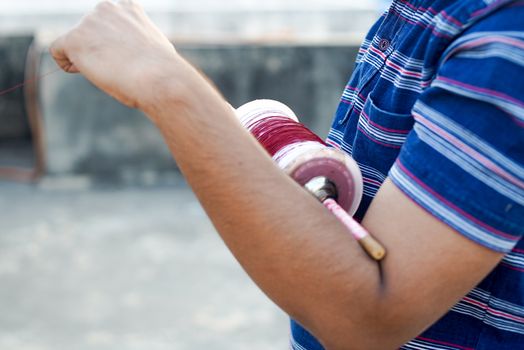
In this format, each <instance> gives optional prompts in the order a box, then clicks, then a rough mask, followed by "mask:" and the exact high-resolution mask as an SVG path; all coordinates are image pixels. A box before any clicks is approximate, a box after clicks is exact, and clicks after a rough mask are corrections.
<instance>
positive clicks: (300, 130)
mask: <svg viewBox="0 0 524 350" xmlns="http://www.w3.org/2000/svg"><path fill="white" fill-rule="evenodd" d="M247 128H248V130H250V131H251V133H252V134H253V135H254V136H255V138H256V139H257V140H258V142H260V144H261V145H262V146H263V147H264V148H265V149H266V151H267V152H268V153H269V154H270V155H271V156H274V155H275V154H276V153H277V152H278V151H280V150H281V149H282V148H284V147H286V146H288V145H291V144H294V143H298V142H307V141H314V142H318V143H320V144H322V145H326V144H325V143H324V141H322V139H321V138H320V137H318V136H317V135H315V134H314V133H313V132H312V131H311V130H309V129H308V128H307V127H306V126H305V125H304V124H300V123H297V122H295V121H294V120H292V119H289V118H287V117H282V116H272V117H267V118H264V119H261V120H258V121H256V122H254V123H253V124H251V125H248V126H247Z"/></svg>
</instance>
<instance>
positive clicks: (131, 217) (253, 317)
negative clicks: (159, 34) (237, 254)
mask: <svg viewBox="0 0 524 350" xmlns="http://www.w3.org/2000/svg"><path fill="white" fill-rule="evenodd" d="M71 184H76V185H71ZM87 184H88V182H85V183H84V182H82V181H76V182H75V181H73V182H71V181H69V182H67V181H65V182H63V183H62V182H60V181H58V182H56V181H44V182H43V184H42V185H37V186H31V185H13V184H6V183H0V350H15V349H16V350H51V349H53V350H57V349H68V350H69V349H79V350H83V349H100V350H104V349H117V350H128V349H129V350H131V349H133V350H134V349H148V350H156V349H158V350H160V349H174V350H186V349H187V350H200V349H216V350H222V349H224V350H225V349H228V350H236V349H238V350H240V349H242V350H244V349H255V350H258V349H260V350H262V349H286V348H287V347H288V345H287V344H288V340H287V337H288V330H287V318H286V316H285V315H284V314H283V313H282V312H281V311H280V310H278V309H277V308H276V307H275V306H274V305H273V304H272V303H271V302H270V301H269V300H268V299H267V298H266V297H265V296H264V295H263V294H262V293H261V292H260V291H259V290H258V289H257V288H256V287H255V286H254V284H253V283H252V282H251V281H250V280H249V278H248V277H247V276H246V274H245V273H244V272H243V271H242V270H241V268H240V267H239V266H238V264H237V263H236V261H235V260H234V258H233V257H232V256H231V254H230V253H229V251H228V250H227V249H226V248H225V246H224V244H223V243H222V241H221V240H220V238H219V237H218V235H217V234H216V232H215V231H214V229H213V227H212V225H211V224H210V222H209V220H208V219H207V218H206V216H205V214H204V212H203V210H202V209H201V207H200V206H199V205H198V203H197V201H196V200H195V198H194V196H193V195H192V193H191V192H190V191H189V190H188V189H187V187H185V186H184V185H183V184H177V185H173V186H171V187H165V188H149V189H147V188H120V189H114V188H113V189H107V188H106V189H103V188H98V189H96V188H95V189H92V188H90V186H88V185H87Z"/></svg>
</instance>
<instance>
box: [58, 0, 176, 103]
mask: <svg viewBox="0 0 524 350" xmlns="http://www.w3.org/2000/svg"><path fill="white" fill-rule="evenodd" d="M50 51H51V55H52V56H53V58H54V59H55V61H56V62H57V63H58V65H59V66H60V67H61V68H62V69H63V70H64V71H66V72H69V73H81V74H83V75H84V76H85V77H86V78H87V79H88V80H90V81H91V82H92V83H93V84H95V85H96V86H97V87H98V88H100V89H102V90H103V91H105V92H106V93H108V94H109V95H111V96H113V97H114V98H116V99H117V100H119V101H120V102H122V103H124V104H126V105H127V106H130V107H133V108H137V107H138V108H142V107H143V106H144V105H146V104H148V103H154V102H153V101H154V94H155V90H156V89H157V87H158V86H159V85H158V83H159V82H162V81H163V80H165V79H163V78H164V77H165V76H170V77H172V76H173V74H172V73H173V70H175V71H176V67H177V66H179V65H180V63H181V62H182V60H181V58H180V56H179V55H178V54H177V52H176V50H175V48H174V47H173V45H171V43H170V42H169V40H168V39H167V38H166V36H165V35H164V34H162V32H160V30H159V29H158V28H157V27H156V26H155V25H154V24H153V22H152V21H151V20H150V19H149V17H148V16H147V15H146V13H145V12H144V10H143V8H142V7H141V6H140V5H139V4H138V3H136V2H135V1H133V0H122V1H118V2H111V1H103V2H101V3H100V4H98V6H97V7H96V8H95V9H94V10H93V11H92V12H91V13H89V14H87V15H86V16H85V17H84V18H83V19H82V20H81V22H80V23H79V24H78V25H77V26H76V27H75V28H73V29H72V30H71V31H69V32H68V33H66V34H65V35H63V36H61V37H60V38H58V39H57V40H56V41H55V42H54V43H53V44H52V45H51V48H50ZM166 70H169V72H170V74H169V75H166Z"/></svg>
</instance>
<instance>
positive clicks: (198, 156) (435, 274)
mask: <svg viewBox="0 0 524 350" xmlns="http://www.w3.org/2000/svg"><path fill="white" fill-rule="evenodd" d="M52 53H53V56H54V57H55V59H56V60H57V62H58V63H59V64H60V65H61V66H62V67H63V68H65V69H66V70H68V71H71V72H76V71H79V72H81V73H82V74H84V75H85V76H86V77H87V78H88V79H90V80H91V81H92V82H93V83H94V84H96V85H97V86H98V87H100V88H101V89H103V90H104V91H106V92H107V93H109V94H110V95H112V96H114V97H116V98H117V99H119V100H120V101H121V102H123V103H126V104H127V105H130V106H134V107H139V108H141V109H142V110H143V111H144V112H145V113H146V114H147V115H148V116H149V118H150V119H151V120H152V121H153V122H154V123H155V124H156V126H157V127H158V128H159V130H160V131H161V132H162V134H163V136H164V138H165V140H166V142H167V144H168V145H169V148H170V150H171V152H172V154H173V156H174V158H175V159H176V161H177V164H178V165H179V167H180V169H181V170H182V172H183V173H184V175H185V176H186V178H187V180H188V182H189V184H190V185H191V187H192V188H193V190H194V191H195V193H196V194H197V196H198V198H199V200H200V201H201V203H202V205H203V207H204V208H205V210H206V212H207V213H208V215H209V216H210V218H211V220H212V221H213V223H214V225H215V227H216V228H217V230H218V232H219V233H220V235H221V236H222V238H223V239H224V241H225V242H226V244H227V245H228V247H229V248H230V249H231V251H232V252H233V254H234V255H235V257H236V258H237V259H238V261H239V262H240V264H241V265H242V266H243V267H244V269H245V270H246V271H247V272H248V273H249V275H250V276H251V277H252V278H253V280H254V281H255V282H256V283H257V284H258V285H259V286H260V288H261V289H262V290H263V291H264V292H266V293H267V295H268V296H269V297H270V298H271V299H272V300H274V301H275V302H276V303H277V304H278V305H279V306H280V307H282V308H283V309H284V310H285V311H286V312H287V313H289V314H290V315H291V316H292V317H293V318H295V319H296V320H297V321H299V322H300V323H301V324H302V325H304V326H305V327H306V328H307V329H309V330H310V331H311V332H312V333H313V334H314V335H315V336H317V337H318V338H319V339H320V341H321V342H322V343H323V344H324V345H325V346H326V347H327V348H328V349H348V348H355V349H394V348H397V347H398V346H400V345H401V344H403V343H404V342H406V341H408V340H409V339H411V338H413V337H415V336H416V335H418V334H419V333H420V332H422V331H423V330H424V329H425V328H426V327H428V326H429V325H430V324H432V323H433V322H435V321H436V320H437V319H438V318H439V317H440V316H442V315H443V314H444V313H445V312H446V311H447V310H448V309H449V308H450V307H451V306H452V305H453V304H454V303H455V302H457V301H458V300H459V298H460V297H461V296H463V295H464V294H466V293H467V291H469V290H470V289H472V288H473V287H474V286H475V285H476V284H477V283H478V282H479V281H480V280H481V279H482V278H483V277H484V276H485V275H486V274H487V273H488V272H489V271H490V270H491V269H492V268H493V267H494V266H495V265H496V264H497V262H498V261H499V260H500V259H501V256H502V255H501V254H498V253H495V252H493V251H490V250H488V249H486V248H483V247H481V246H480V245H477V244H475V243H473V242H472V241H469V240H468V239H466V238H464V237H462V236H461V235H459V234H457V233H456V232H454V231H453V230H452V229H451V228H450V227H449V226H446V225H445V224H443V223H441V222H440V221H438V220H437V219H435V218H434V217H433V216H432V215H430V214H428V213H426V212H425V211H424V210H423V209H421V208H420V207H418V206H417V205H416V204H414V203H413V202H412V201H411V200H410V199H408V198H407V197H406V196H405V195H404V194H403V193H402V192H401V191H400V190H399V189H397V187H396V186H395V185H393V184H392V182H390V181H389V180H388V181H386V182H385V183H384V185H383V186H382V188H381V189H380V191H379V193H378V194H377V196H376V198H375V200H374V201H373V203H372V205H371V207H370V208H369V210H368V213H367V215H366V217H365V219H364V221H363V226H365V227H366V228H367V229H368V230H369V231H370V232H372V234H373V235H374V236H376V237H377V238H378V239H379V240H380V241H381V242H383V243H384V244H385V245H386V247H387V249H388V256H387V258H386V259H385V260H384V261H383V263H382V265H381V266H379V265H377V263H375V262H374V261H372V260H370V259H369V258H368V257H367V256H366V255H365V253H364V252H363V251H362V249H361V248H360V246H359V245H358V244H357V243H356V241H355V240H354V239H353V238H352V237H351V235H350V234H349V233H348V232H347V231H346V229H345V227H344V226H343V225H342V224H340V223H339V222H338V221H337V220H336V219H335V218H334V217H333V216H332V215H331V214H330V213H329V212H328V211H327V210H325V208H324V207H323V206H322V205H321V204H319V203H318V202H317V201H316V200H315V199H314V198H313V197H312V196H310V195H309V194H307V193H306V192H305V191H304V190H302V189H301V188H300V187H299V186H298V185H297V184H295V183H294V182H293V181H292V180H291V179H290V178H288V177H287V176H285V175H284V174H283V173H282V172H281V171H280V170H279V169H278V168H277V167H276V166H275V165H274V164H273V162H272V160H271V159H270V157H269V156H268V155H267V154H266V153H265V151H264V150H263V149H262V148H261V146H259V145H258V144H257V143H256V141H255V140H254V139H253V137H251V136H250V135H249V134H248V133H247V132H246V131H245V130H244V129H243V128H242V127H241V125H240V123H239V122H238V121H237V120H236V117H235V115H234V113H233V111H232V110H231V109H230V107H229V106H228V104H227V103H226V102H225V101H224V100H223V98H222V97H221V96H220V95H219V93H218V92H217V91H216V90H215V89H214V88H213V87H212V86H211V85H210V84H209V83H208V82H207V81H206V79H205V78H204V77H203V76H202V75H201V74H199V73H198V72H197V71H196V70H195V69H194V68H193V67H191V65H190V64H188V63H187V62H185V61H184V60H183V59H182V58H181V57H180V56H179V55H178V54H177V53H176V51H175V50H174V49H173V47H172V46H171V45H170V44H169V42H168V41H167V39H165V37H164V36H163V35H162V34H160V33H159V32H158V30H157V29H156V28H155V27H154V26H153V25H152V24H151V22H150V21H149V19H148V18H147V17H146V16H145V14H144V13H143V12H142V10H141V9H140V8H139V7H138V6H136V5H135V4H134V3H133V2H131V1H125V2H120V3H119V4H113V3H110V2H105V3H103V4H102V5H101V6H99V7H98V8H97V10H95V12H94V13H92V14H90V15H89V16H87V17H86V18H85V19H84V20H83V22H82V23H81V24H80V25H79V26H78V27H77V28H75V29H74V30H73V31H71V32H70V33H68V34H67V35H65V36H64V37H62V38H60V39H59V40H58V41H57V42H55V44H54V45H53V47H52Z"/></svg>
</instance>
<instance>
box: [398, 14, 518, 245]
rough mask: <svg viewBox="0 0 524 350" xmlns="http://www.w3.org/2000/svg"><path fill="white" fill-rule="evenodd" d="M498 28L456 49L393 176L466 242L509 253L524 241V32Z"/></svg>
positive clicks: (472, 33) (483, 30)
mask: <svg viewBox="0 0 524 350" xmlns="http://www.w3.org/2000/svg"><path fill="white" fill-rule="evenodd" d="M499 17H500V16H499ZM520 18H521V19H522V16H521V17H520ZM517 19H518V18H517ZM496 20H497V18H496V17H495V19H494V20H487V21H485V23H484V24H483V25H480V26H478V28H472V29H471V30H469V31H468V32H467V33H466V34H465V35H464V36H463V37H461V38H459V39H458V40H456V41H455V42H454V44H452V45H451V46H450V47H449V48H448V50H447V51H446V53H445V54H444V56H443V59H442V61H441V64H440V66H439V69H438V73H437V76H436V78H435V79H434V80H433V82H432V84H431V86H430V87H428V88H427V89H426V90H425V91H424V92H423V93H422V94H421V96H420V98H419V100H418V101H417V102H416V104H415V106H414V107H413V111H412V113H413V116H414V118H415V126H414V129H413V130H412V131H411V133H410V134H409V136H408V138H407V140H406V142H405V144H404V145H403V147H402V149H401V152H400V155H399V157H398V158H397V161H396V163H395V164H394V166H393V167H392V168H391V170H390V173H389V176H390V178H391V179H392V181H393V182H394V183H395V184H396V186H397V187H399V188H400V189H401V190H402V191H403V192H404V193H405V194H406V195H407V196H408V197H410V198H411V199H412V200H413V201H415V202H416V203H417V204H419V205H420V206H422V207H423V208H424V209H425V210H426V211H428V212H429V213H431V214H432V215H434V216H435V217H436V218H438V219H439V220H441V221H443V222H445V223H446V224H448V225H449V226H451V227H452V228H453V229H455V230H456V231H457V232H459V233H460V234H462V235H464V236H466V237H468V238H469V239H471V240H473V241H475V242H477V243H479V244H481V245H483V246H485V247H488V248H490V249H493V250H495V251H499V252H508V251H510V250H511V249H512V248H513V247H514V245H515V244H516V243H517V242H518V241H519V240H520V238H521V237H522V235H523V233H524V30H522V24H518V26H520V27H521V28H520V30H515V28H509V29H512V30H495V29H494V28H495V27H496V25H497V23H496ZM499 20H500V19H499ZM494 21H495V22H494ZM508 21H509V22H511V19H509V20H508ZM520 22H522V21H520ZM506 24H507V23H506ZM507 25H511V23H509V24H507ZM510 27H511V26H510Z"/></svg>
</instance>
